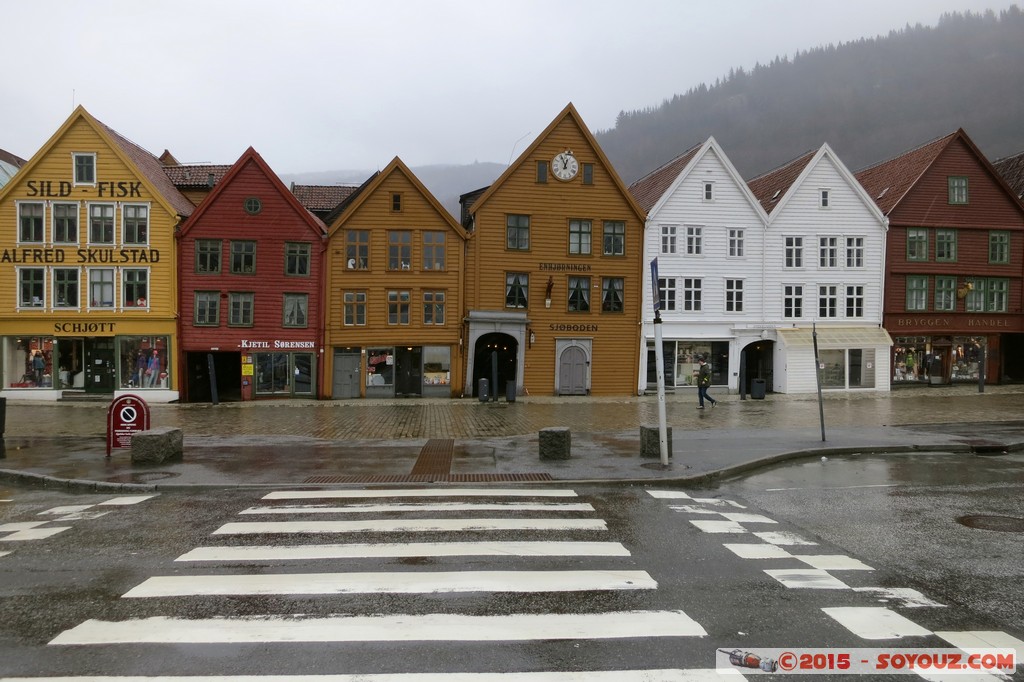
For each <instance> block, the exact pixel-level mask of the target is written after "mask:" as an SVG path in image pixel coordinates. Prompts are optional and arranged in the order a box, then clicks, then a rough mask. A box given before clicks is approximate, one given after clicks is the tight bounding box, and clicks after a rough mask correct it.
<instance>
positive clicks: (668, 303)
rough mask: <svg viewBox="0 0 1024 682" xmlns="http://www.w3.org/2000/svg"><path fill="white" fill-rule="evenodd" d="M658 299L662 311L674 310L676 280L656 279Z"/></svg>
mask: <svg viewBox="0 0 1024 682" xmlns="http://www.w3.org/2000/svg"><path fill="white" fill-rule="evenodd" d="M658 299H659V301H660V302H661V309H662V310H675V309H676V278H675V277H659V278H658Z"/></svg>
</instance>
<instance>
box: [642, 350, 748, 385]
mask: <svg viewBox="0 0 1024 682" xmlns="http://www.w3.org/2000/svg"><path fill="white" fill-rule="evenodd" d="M662 350H663V352H664V355H663V357H664V359H665V388H666V389H670V390H671V389H675V388H685V387H694V388H696V386H697V374H698V372H699V371H700V363H699V359H700V358H702V357H703V358H707V361H708V364H709V365H711V385H712V386H728V385H729V375H730V372H729V341H706V340H682V339H680V340H670V341H662ZM657 381H658V375H657V363H656V353H655V347H654V341H653V340H648V341H647V391H653V390H655V389H656V388H657Z"/></svg>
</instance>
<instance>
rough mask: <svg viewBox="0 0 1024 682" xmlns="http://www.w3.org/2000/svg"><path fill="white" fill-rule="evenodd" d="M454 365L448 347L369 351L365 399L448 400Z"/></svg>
mask: <svg viewBox="0 0 1024 682" xmlns="http://www.w3.org/2000/svg"><path fill="white" fill-rule="evenodd" d="M451 361H452V349H451V348H450V347H447V346H375V347H371V348H367V349H366V371H365V376H366V397H367V398H393V397H424V398H432V397H433V398H449V397H451V394H452V393H451V380H452V371H451ZM338 397H340V396H338Z"/></svg>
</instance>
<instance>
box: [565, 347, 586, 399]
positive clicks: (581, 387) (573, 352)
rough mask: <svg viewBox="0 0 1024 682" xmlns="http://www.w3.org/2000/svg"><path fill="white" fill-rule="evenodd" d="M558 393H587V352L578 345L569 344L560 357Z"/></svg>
mask: <svg viewBox="0 0 1024 682" xmlns="http://www.w3.org/2000/svg"><path fill="white" fill-rule="evenodd" d="M558 393H559V395H586V394H587V354H586V353H585V352H583V349H582V348H579V347H578V346H569V347H568V348H566V349H565V350H564V351H562V356H561V357H560V358H559V359H558Z"/></svg>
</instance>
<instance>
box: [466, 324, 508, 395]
mask: <svg viewBox="0 0 1024 682" xmlns="http://www.w3.org/2000/svg"><path fill="white" fill-rule="evenodd" d="M518 355H519V344H518V342H516V340H515V339H514V338H513V337H511V336H509V335H508V334H502V333H500V332H494V333H491V334H484V335H483V336H481V337H480V338H479V339H477V342H476V348H475V349H474V351H473V396H474V397H477V398H479V397H480V380H481V379H487V383H488V384H490V385H491V388H490V395H491V396H492V397H493V396H497V395H501V394H503V393H504V392H505V385H506V384H507V383H508V382H509V381H516V379H517V377H516V359H517V357H518ZM495 375H497V382H495Z"/></svg>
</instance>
